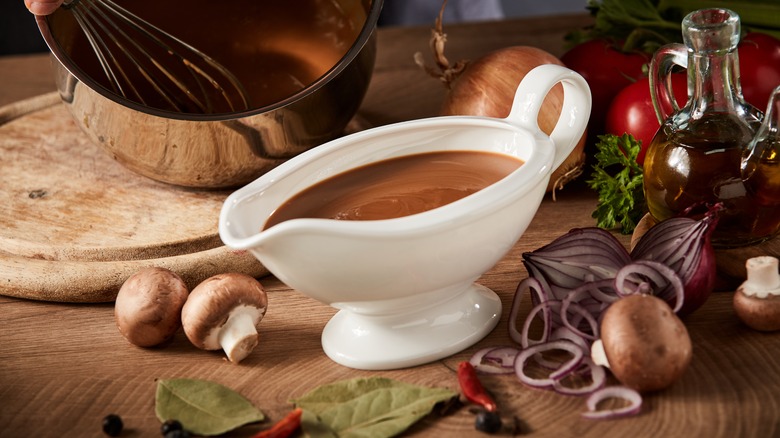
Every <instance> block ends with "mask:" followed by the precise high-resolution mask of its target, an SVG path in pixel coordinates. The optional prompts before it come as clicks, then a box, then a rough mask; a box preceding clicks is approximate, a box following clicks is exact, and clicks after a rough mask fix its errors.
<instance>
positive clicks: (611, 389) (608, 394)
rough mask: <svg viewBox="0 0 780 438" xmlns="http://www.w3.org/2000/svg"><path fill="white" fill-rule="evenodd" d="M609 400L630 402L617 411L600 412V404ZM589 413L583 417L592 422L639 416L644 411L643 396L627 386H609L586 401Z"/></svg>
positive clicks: (606, 410)
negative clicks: (617, 399)
mask: <svg viewBox="0 0 780 438" xmlns="http://www.w3.org/2000/svg"><path fill="white" fill-rule="evenodd" d="M608 398H620V399H623V400H626V401H628V403H629V404H628V406H625V407H622V408H617V409H604V410H598V404H599V403H600V402H601V401H603V400H606V399H608ZM585 404H586V406H587V407H588V411H587V412H584V413H583V414H582V416H583V417H585V418H588V419H591V420H603V419H607V418H615V417H623V416H627V415H635V414H638V413H639V411H640V410H641V409H642V396H641V395H639V393H638V392H636V391H635V390H633V389H631V388H628V387H625V386H608V387H606V388H602V389H599V390H597V391H595V392H594V393H593V394H591V395H590V396H589V397H588V399H587V400H586V401H585Z"/></svg>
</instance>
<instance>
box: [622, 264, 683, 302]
mask: <svg viewBox="0 0 780 438" xmlns="http://www.w3.org/2000/svg"><path fill="white" fill-rule="evenodd" d="M627 284H633V287H634V289H631V288H630V287H628V286H626V285H627ZM642 284H644V285H647V286H649V292H648V293H649V294H650V295H655V296H657V297H658V298H661V299H662V300H664V301H666V302H667V303H668V304H669V306H670V307H672V310H673V311H674V312H675V313H677V312H679V311H680V309H681V308H682V306H683V302H684V299H685V289H684V288H683V284H682V280H680V277H679V276H678V275H677V273H676V272H675V271H674V270H673V269H671V268H669V267H668V266H666V265H663V264H661V263H658V262H655V261H652V260H637V261H636V262H634V263H631V264H629V265H626V266H624V267H623V269H621V270H620V271H618V273H617V275H616V276H615V290H617V291H621V292H619V293H625V294H630V293H629V292H627V291H632V290H634V291H637V293H642V292H643V291H642V290H641V289H642V288H641V287H639V286H640V285H642Z"/></svg>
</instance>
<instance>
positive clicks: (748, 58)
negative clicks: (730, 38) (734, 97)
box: [737, 32, 780, 111]
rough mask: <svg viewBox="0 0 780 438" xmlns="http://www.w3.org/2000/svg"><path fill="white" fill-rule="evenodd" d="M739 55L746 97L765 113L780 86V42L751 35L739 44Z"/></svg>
mask: <svg viewBox="0 0 780 438" xmlns="http://www.w3.org/2000/svg"><path fill="white" fill-rule="evenodd" d="M737 51H738V53H739V74H740V82H741V84H742V95H743V96H744V97H745V100H747V101H748V102H749V103H751V104H752V105H753V106H755V107H756V108H758V109H760V110H761V111H764V110H765V109H766V106H767V103H769V95H770V94H771V93H772V90H774V89H775V87H777V86H778V85H780V40H778V39H777V38H774V37H773V36H771V35H767V34H765V33H758V32H751V33H748V34H747V35H745V37H744V38H743V39H742V41H741V42H740V43H739V47H738V48H737Z"/></svg>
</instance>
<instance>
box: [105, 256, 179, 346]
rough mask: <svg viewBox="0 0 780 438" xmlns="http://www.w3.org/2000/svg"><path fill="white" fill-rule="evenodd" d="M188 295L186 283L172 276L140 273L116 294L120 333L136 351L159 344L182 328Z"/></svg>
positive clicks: (154, 271)
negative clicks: (183, 310)
mask: <svg viewBox="0 0 780 438" xmlns="http://www.w3.org/2000/svg"><path fill="white" fill-rule="evenodd" d="M188 294H189V291H188V289H187V285H186V283H185V282H184V280H182V278H181V277H180V276H179V275H178V274H176V273H175V272H173V271H170V270H168V269H164V268H159V267H149V268H143V269H141V270H140V271H138V272H136V273H135V274H133V275H131V276H130V277H129V278H128V279H127V280H125V282H124V283H123V284H122V286H121V287H120V289H119V292H118V293H117V296H116V302H115V303H114V318H115V319H116V325H117V328H119V332H120V333H122V336H124V337H125V338H126V339H127V340H128V341H130V343H132V344H135V345H138V346H139V347H151V346H154V345H158V344H160V343H162V342H163V341H165V340H166V339H168V338H170V337H171V336H173V334H174V333H176V330H178V329H179V327H180V326H181V309H182V307H183V306H184V302H185V301H186V300H187V295H188Z"/></svg>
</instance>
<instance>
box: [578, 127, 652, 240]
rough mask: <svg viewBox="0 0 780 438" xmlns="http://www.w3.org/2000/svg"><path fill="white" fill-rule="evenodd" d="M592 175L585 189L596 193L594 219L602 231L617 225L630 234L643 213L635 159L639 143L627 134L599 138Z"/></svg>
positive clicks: (644, 206) (640, 175)
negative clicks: (588, 187)
mask: <svg viewBox="0 0 780 438" xmlns="http://www.w3.org/2000/svg"><path fill="white" fill-rule="evenodd" d="M596 148H597V149H598V152H596V154H595V156H594V158H595V159H596V163H595V164H594V165H593V173H592V174H591V178H590V180H588V181H587V183H588V186H590V187H591V188H592V189H594V190H596V191H597V192H598V196H599V201H598V204H597V206H596V210H594V211H593V214H592V216H593V218H595V219H596V225H597V226H598V227H601V228H605V229H614V228H617V227H618V225H619V226H620V232H621V233H623V234H631V233H632V232H633V231H634V228H636V224H637V222H639V220H640V219H641V218H642V216H643V215H644V214H645V210H646V204H645V196H644V192H643V187H642V185H643V181H644V178H643V175H642V166H640V165H639V164H637V162H636V157H637V155H638V154H639V151H640V150H641V148H642V144H641V142H639V141H638V140H636V139H635V138H634V137H633V136H632V135H630V134H624V135H622V136H617V135H612V134H607V135H600V136H598V142H597V143H596Z"/></svg>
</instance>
